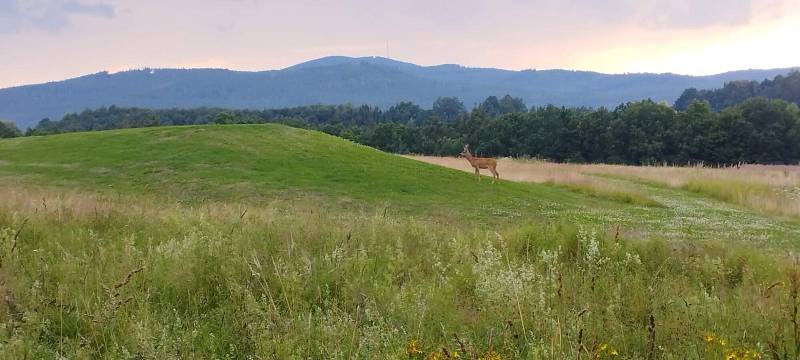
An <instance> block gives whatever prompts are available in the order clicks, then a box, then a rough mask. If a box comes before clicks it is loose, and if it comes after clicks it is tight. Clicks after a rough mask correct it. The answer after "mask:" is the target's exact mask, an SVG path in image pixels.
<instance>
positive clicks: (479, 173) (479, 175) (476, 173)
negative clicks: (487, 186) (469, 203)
mask: <svg viewBox="0 0 800 360" xmlns="http://www.w3.org/2000/svg"><path fill="white" fill-rule="evenodd" d="M475 177H476V178H478V182H480V181H481V171H480V169H479V168H478V167H475Z"/></svg>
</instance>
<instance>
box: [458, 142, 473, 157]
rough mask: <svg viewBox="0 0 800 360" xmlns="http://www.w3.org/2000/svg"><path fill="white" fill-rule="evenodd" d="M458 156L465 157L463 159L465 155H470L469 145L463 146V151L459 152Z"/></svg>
mask: <svg viewBox="0 0 800 360" xmlns="http://www.w3.org/2000/svg"><path fill="white" fill-rule="evenodd" d="M459 155H461V156H465V157H466V156H467V155H470V153H469V145H467V144H465V145H464V150H461V153H460V154H459Z"/></svg>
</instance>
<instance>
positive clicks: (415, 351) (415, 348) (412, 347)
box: [406, 339, 422, 356]
mask: <svg viewBox="0 0 800 360" xmlns="http://www.w3.org/2000/svg"><path fill="white" fill-rule="evenodd" d="M406 353H408V356H417V355H419V354H422V350H420V349H419V342H418V341H417V339H413V340H411V341H409V342H408V345H406Z"/></svg>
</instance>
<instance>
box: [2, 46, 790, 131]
mask: <svg viewBox="0 0 800 360" xmlns="http://www.w3.org/2000/svg"><path fill="white" fill-rule="evenodd" d="M789 71H790V69H772V70H745V71H736V72H729V73H723V74H718V75H710V76H686V75H675V74H617V75H609V74H601V73H596V72H588V71H566V70H538V71H537V70H523V71H512V70H502V69H492V68H468V67H463V66H459V65H452V64H446V65H436V66H419V65H415V64H411V63H405V62H400V61H395V60H392V59H387V58H381V57H364V58H351V57H342V56H337V57H326V58H321V59H317V60H312V61H309V62H305V63H302V64H298V65H295V66H292V67H288V68H285V69H282V70H270V71H258V72H248V71H232V70H224V69H143V70H130V71H123V72H119V73H113V74H112V73H108V72H101V73H97V74H92V75H86V76H82V77H78V78H74V79H69V80H64V81H57V82H50V83H46V84H38V85H26V86H19V87H13V88H7V89H0V119H4V120H11V121H15V122H16V123H17V125H18V126H19V127H20V128H22V129H25V128H29V127H32V126H34V125H35V124H36V123H37V122H38V121H39V120H41V119H43V118H51V119H60V118H61V117H62V116H63V115H65V114H67V113H72V112H79V111H82V110H84V109H94V108H98V107H101V106H111V105H116V106H124V107H142V108H152V109H163V108H196V107H203V106H208V107H224V108H231V109H266V108H278V107H291V106H303V105H310V104H343V103H352V104H356V105H360V104H367V105H372V106H380V107H382V108H388V107H389V106H391V105H394V104H397V103H400V102H402V101H410V102H413V103H416V104H419V105H421V106H423V107H430V106H431V105H432V104H433V102H434V101H435V100H436V99H437V98H439V97H442V96H454V97H458V98H459V99H461V100H462V101H463V102H464V103H465V104H466V105H467V106H468V107H471V106H473V105H475V104H477V103H479V102H481V101H483V99H485V98H486V97H487V96H490V95H503V94H511V95H512V96H515V97H518V98H521V99H522V100H523V101H524V102H525V104H526V105H528V106H539V105H546V104H556V105H563V106H568V107H580V106H589V107H599V106H606V107H613V106H616V105H618V104H620V103H624V102H627V101H633V100H639V99H644V98H650V99H653V100H655V101H667V102H670V103H671V102H673V101H674V100H675V99H676V98H677V97H678V95H680V94H681V92H682V91H683V90H684V89H687V88H691V87H694V88H714V87H719V86H722V85H723V84H725V83H726V82H730V81H733V80H741V79H744V80H762V79H766V78H772V77H774V76H776V75H779V74H786V73H788V72H789Z"/></svg>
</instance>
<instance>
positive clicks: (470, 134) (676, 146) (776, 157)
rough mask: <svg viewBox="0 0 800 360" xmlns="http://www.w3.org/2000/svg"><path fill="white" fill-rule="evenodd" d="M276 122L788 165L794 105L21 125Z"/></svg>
mask: <svg viewBox="0 0 800 360" xmlns="http://www.w3.org/2000/svg"><path fill="white" fill-rule="evenodd" d="M265 122H275V123H283V124H287V125H291V126H296V127H303V128H311V129H317V130H321V131H324V132H326V133H329V134H333V135H336V136H341V137H344V138H347V139H351V140H353V141H356V142H359V143H362V144H366V145H369V146H373V147H376V148H379V149H382V150H385V151H390V152H395V153H419V154H431V155H455V154H457V153H458V152H459V151H460V150H461V146H462V144H465V143H468V144H471V145H472V148H473V149H475V151H476V152H477V153H478V154H482V155H486V156H530V157H540V158H546V159H550V160H553V161H561V162H604V163H619V164H653V163H670V164H687V163H699V162H703V163H706V164H715V165H722V164H735V163H739V162H747V163H765V164H794V163H797V162H798V160H800V109H798V106H797V105H796V104H791V103H788V102H786V101H783V100H770V99H765V98H752V99H748V100H746V101H744V102H742V103H741V104H738V105H736V106H733V107H729V108H726V109H724V110H722V111H718V112H717V111H713V110H712V109H711V107H710V105H709V104H708V103H707V102H700V101H694V102H692V103H691V104H689V105H688V106H687V109H686V110H685V111H676V110H674V109H673V108H671V107H669V106H667V105H665V104H660V103H656V102H653V101H651V100H644V101H639V102H631V103H626V104H623V105H620V106H618V107H617V108H615V109H613V110H609V109H605V108H600V109H587V108H565V107H556V106H545V107H536V108H532V109H530V110H528V109H526V107H525V105H524V103H522V101H521V100H519V99H515V98H512V97H510V96H505V97H503V98H499V99H498V98H497V97H493V96H492V97H489V98H487V99H486V100H485V101H484V102H483V103H481V104H479V105H478V106H476V107H475V108H474V109H473V110H472V111H469V112H468V111H466V109H465V108H464V105H463V104H462V103H461V102H460V101H459V100H458V99H455V98H440V99H439V100H437V101H436V103H435V104H434V106H433V108H432V109H422V108H420V107H419V106H417V105H415V104H412V103H409V102H403V103H399V104H397V105H395V106H392V107H390V108H389V109H387V110H386V111H382V110H380V109H379V108H376V107H372V106H352V105H337V106H329V105H316V106H304V107H295V108H285V109H273V110H263V111H254V110H226V109H216V108H198V109H168V110H148V109H137V108H119V107H113V106H112V107H109V108H101V109H97V110H92V111H88V110H87V111H84V112H82V113H80V114H70V115H67V116H65V117H64V118H63V119H62V120H61V121H50V120H49V119H45V120H42V121H41V122H40V123H39V125H38V126H37V127H36V128H34V129H31V130H29V131H28V135H41V134H50V133H59V132H70V131H89V130H104V129H116V128H128V127H144V126H157V125H184V124H208V123H218V124H231V123H265Z"/></svg>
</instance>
